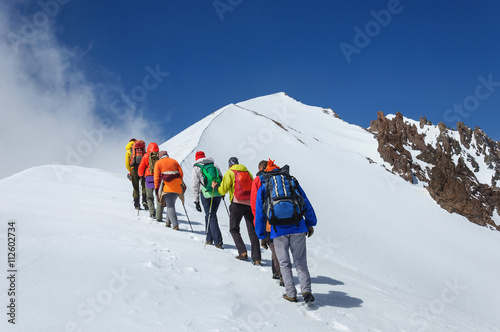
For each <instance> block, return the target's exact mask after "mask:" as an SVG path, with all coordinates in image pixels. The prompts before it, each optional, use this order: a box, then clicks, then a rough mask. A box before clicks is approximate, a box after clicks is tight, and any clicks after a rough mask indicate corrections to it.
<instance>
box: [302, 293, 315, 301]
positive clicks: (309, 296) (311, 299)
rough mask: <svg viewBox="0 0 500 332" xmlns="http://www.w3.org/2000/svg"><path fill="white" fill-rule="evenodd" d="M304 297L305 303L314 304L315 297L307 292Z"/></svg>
mask: <svg viewBox="0 0 500 332" xmlns="http://www.w3.org/2000/svg"><path fill="white" fill-rule="evenodd" d="M302 296H303V297H304V301H306V303H310V302H314V296H313V295H312V294H311V293H309V292H305V293H302Z"/></svg>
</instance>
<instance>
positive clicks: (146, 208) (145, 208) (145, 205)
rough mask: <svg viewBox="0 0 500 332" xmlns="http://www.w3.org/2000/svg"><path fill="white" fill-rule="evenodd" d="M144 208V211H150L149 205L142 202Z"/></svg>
mask: <svg viewBox="0 0 500 332" xmlns="http://www.w3.org/2000/svg"><path fill="white" fill-rule="evenodd" d="M142 206H144V210H149V208H148V203H146V202H142Z"/></svg>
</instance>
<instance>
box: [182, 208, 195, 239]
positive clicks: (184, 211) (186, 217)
mask: <svg viewBox="0 0 500 332" xmlns="http://www.w3.org/2000/svg"><path fill="white" fill-rule="evenodd" d="M181 202H182V207H184V213H186V218H187V219H188V222H189V227H191V232H193V233H194V231H193V226H191V220H189V216H188V213H187V211H186V206H185V205H184V201H181Z"/></svg>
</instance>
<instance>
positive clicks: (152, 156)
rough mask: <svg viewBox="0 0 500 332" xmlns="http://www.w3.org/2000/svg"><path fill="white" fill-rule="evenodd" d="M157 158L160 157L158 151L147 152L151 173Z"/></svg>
mask: <svg viewBox="0 0 500 332" xmlns="http://www.w3.org/2000/svg"><path fill="white" fill-rule="evenodd" d="M159 159H160V151H156V152H151V153H150V154H149V172H151V174H154V172H155V164H156V162H157V161H158V160H159Z"/></svg>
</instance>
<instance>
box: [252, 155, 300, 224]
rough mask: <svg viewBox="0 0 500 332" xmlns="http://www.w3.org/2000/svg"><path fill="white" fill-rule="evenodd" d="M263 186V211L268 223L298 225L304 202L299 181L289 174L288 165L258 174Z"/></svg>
mask: <svg viewBox="0 0 500 332" xmlns="http://www.w3.org/2000/svg"><path fill="white" fill-rule="evenodd" d="M260 177H261V178H260V180H261V184H262V185H263V186H265V191H264V193H265V194H264V204H263V212H264V215H265V216H266V217H267V220H268V222H269V224H270V225H273V226H274V230H275V231H276V225H293V224H297V226H298V225H299V222H300V221H301V220H302V218H303V217H304V214H305V206H306V202H305V199H304V197H302V195H301V194H300V191H299V190H298V188H299V183H298V181H297V179H296V178H294V177H293V176H291V175H290V169H289V166H288V165H285V166H283V167H281V168H279V169H276V170H273V171H270V172H265V173H263V174H262V175H260Z"/></svg>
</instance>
